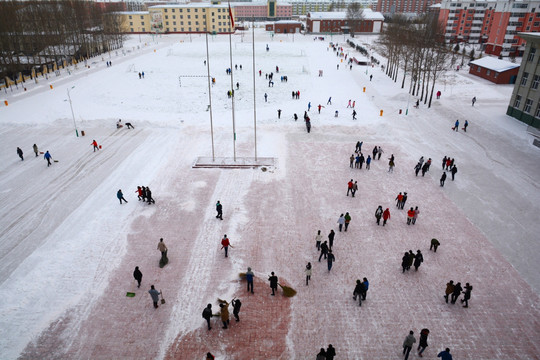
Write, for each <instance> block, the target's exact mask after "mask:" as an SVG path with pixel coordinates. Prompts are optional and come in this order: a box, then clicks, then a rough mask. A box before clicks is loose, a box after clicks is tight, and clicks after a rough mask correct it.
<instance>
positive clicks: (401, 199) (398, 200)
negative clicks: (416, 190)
mask: <svg viewBox="0 0 540 360" xmlns="http://www.w3.org/2000/svg"><path fill="white" fill-rule="evenodd" d="M395 200H396V207H397V208H398V209H400V208H401V202H402V201H403V195H402V194H401V193H399V194H398V196H396V198H395Z"/></svg>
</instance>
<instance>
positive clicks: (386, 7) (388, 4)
mask: <svg viewBox="0 0 540 360" xmlns="http://www.w3.org/2000/svg"><path fill="white" fill-rule="evenodd" d="M440 2H441V0H378V1H377V7H376V10H377V11H379V12H382V13H384V14H397V13H409V14H424V13H426V12H428V7H429V6H431V5H433V4H438V3H440Z"/></svg>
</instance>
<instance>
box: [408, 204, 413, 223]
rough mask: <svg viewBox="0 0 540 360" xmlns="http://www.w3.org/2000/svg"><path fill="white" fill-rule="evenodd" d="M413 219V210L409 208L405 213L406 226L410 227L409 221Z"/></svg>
mask: <svg viewBox="0 0 540 360" xmlns="http://www.w3.org/2000/svg"><path fill="white" fill-rule="evenodd" d="M413 218H414V209H413V208H410V209H409V211H407V225H411V221H412V219H413Z"/></svg>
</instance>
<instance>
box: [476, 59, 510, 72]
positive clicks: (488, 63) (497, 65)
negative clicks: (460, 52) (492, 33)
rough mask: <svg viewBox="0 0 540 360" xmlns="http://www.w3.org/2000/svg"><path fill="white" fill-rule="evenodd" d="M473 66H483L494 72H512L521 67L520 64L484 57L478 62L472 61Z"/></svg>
mask: <svg viewBox="0 0 540 360" xmlns="http://www.w3.org/2000/svg"><path fill="white" fill-rule="evenodd" d="M471 64H473V65H477V66H481V67H483V68H486V69H489V70H493V71H496V72H503V71H507V70H512V69H515V68H518V67H519V64H514V63H511V62H510V61H505V60H499V59H496V58H494V57H489V56H486V57H483V58H481V59H478V60H474V61H471Z"/></svg>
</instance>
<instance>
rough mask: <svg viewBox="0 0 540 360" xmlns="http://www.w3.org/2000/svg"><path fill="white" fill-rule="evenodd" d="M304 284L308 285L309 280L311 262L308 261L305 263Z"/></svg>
mask: <svg viewBox="0 0 540 360" xmlns="http://www.w3.org/2000/svg"><path fill="white" fill-rule="evenodd" d="M305 272H306V286H308V285H309V280H311V263H310V262H308V263H307V265H306V270H305Z"/></svg>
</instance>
